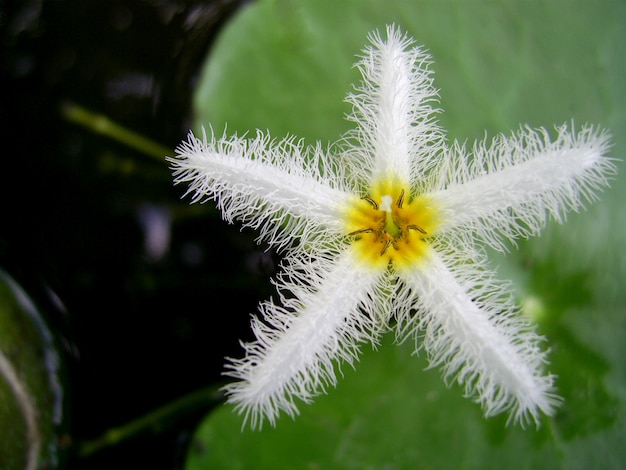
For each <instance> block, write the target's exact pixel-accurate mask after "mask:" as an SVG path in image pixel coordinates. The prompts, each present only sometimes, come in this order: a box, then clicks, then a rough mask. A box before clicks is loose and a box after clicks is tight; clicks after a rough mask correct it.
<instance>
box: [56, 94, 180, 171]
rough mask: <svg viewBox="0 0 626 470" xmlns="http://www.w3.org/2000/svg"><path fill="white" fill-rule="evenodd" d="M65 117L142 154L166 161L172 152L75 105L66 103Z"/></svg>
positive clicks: (63, 108) (104, 117)
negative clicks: (166, 157)
mask: <svg viewBox="0 0 626 470" xmlns="http://www.w3.org/2000/svg"><path fill="white" fill-rule="evenodd" d="M61 113H62V114H63V116H64V117H65V118H66V119H67V120H68V121H71V122H74V123H76V124H80V125H81V126H84V127H86V128H87V129H89V130H91V131H92V132H95V133H97V134H102V135H105V136H107V137H110V138H112V139H114V140H117V141H118V142H121V143H123V144H125V145H128V146H129V147H132V148H134V149H136V150H139V151H140V152H142V153H144V154H146V155H148V156H151V157H155V158H158V159H159V161H160V162H163V161H164V158H165V156H166V155H170V154H171V153H172V150H171V149H169V148H167V147H165V146H164V145H161V144H159V143H157V142H154V141H153V140H150V139H148V138H146V137H144V136H142V135H140V134H138V133H136V132H134V131H131V130H130V129H127V128H125V127H123V126H121V125H119V124H117V123H115V122H113V121H111V120H110V119H109V118H107V117H106V116H103V115H102V114H98V113H94V112H93V111H89V110H88V109H85V108H83V107H82V106H78V105H76V104H73V103H66V104H64V105H63V106H62V107H61Z"/></svg>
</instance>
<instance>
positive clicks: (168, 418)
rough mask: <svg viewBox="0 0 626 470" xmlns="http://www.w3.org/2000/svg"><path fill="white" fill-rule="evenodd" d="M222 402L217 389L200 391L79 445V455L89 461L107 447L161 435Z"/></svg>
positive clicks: (208, 388)
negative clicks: (179, 422)
mask: <svg viewBox="0 0 626 470" xmlns="http://www.w3.org/2000/svg"><path fill="white" fill-rule="evenodd" d="M223 401H224V397H223V395H222V393H221V392H220V391H219V387H218V386H212V387H207V388H204V389H201V390H197V391H195V392H192V393H189V394H187V395H185V396H183V397H181V398H179V399H178V400H176V401H173V402H171V403H168V404H167V405H164V406H162V407H160V408H157V409H156V410H154V411H151V412H150V413H148V414H146V415H144V416H141V417H140V418H137V419H135V420H132V421H130V422H128V423H126V424H124V425H122V426H119V427H116V428H111V429H109V430H108V431H106V432H105V433H104V434H102V435H101V436H99V437H97V438H95V439H92V440H89V441H84V442H82V443H80V444H79V446H78V455H79V456H80V457H83V458H84V457H89V456H91V455H93V454H95V453H97V452H99V451H101V450H103V449H105V448H107V447H110V446H114V445H116V444H119V443H120V442H122V441H125V440H128V439H132V438H135V437H137V436H139V435H141V434H144V433H147V432H152V433H158V432H162V431H163V430H165V429H166V428H167V427H169V426H171V425H172V424H173V423H174V422H176V421H179V420H180V419H182V418H184V417H188V416H189V415H191V414H192V413H194V412H196V411H199V410H203V412H206V411H208V410H210V409H212V408H215V407H216V406H218V405H220V404H221V403H222V402H223Z"/></svg>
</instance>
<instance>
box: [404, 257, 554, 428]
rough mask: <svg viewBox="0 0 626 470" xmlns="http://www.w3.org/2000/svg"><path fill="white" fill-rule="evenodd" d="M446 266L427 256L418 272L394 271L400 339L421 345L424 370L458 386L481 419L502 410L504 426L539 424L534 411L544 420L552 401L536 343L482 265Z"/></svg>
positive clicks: (452, 261) (457, 263)
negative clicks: (510, 423) (397, 282)
mask: <svg viewBox="0 0 626 470" xmlns="http://www.w3.org/2000/svg"><path fill="white" fill-rule="evenodd" d="M446 261H447V262H450V264H449V266H446V264H447V263H445V264H444V261H443V258H441V257H440V256H439V255H438V254H437V253H436V252H434V250H433V252H432V253H431V254H430V256H429V259H428V261H427V262H426V263H424V265H423V266H421V267H416V269H414V270H412V271H402V272H400V273H399V276H400V279H401V280H402V281H403V283H404V285H403V286H402V287H401V288H400V289H398V291H397V293H396V295H397V297H396V300H397V302H398V311H397V313H398V315H399V317H398V328H399V334H400V335H401V337H406V336H408V335H412V334H414V335H415V338H416V341H419V340H420V339H422V341H423V343H422V344H421V345H419V344H418V346H417V347H418V349H419V348H421V347H423V348H424V349H425V350H426V351H427V352H428V355H429V359H430V363H431V366H432V367H438V366H441V367H442V369H443V373H444V377H445V379H446V382H447V383H450V382H452V381H456V382H458V383H459V384H461V385H462V386H464V388H465V393H466V395H467V396H469V397H474V398H475V399H476V401H478V402H479V403H480V404H481V405H482V407H483V410H484V412H485V415H486V416H491V415H495V414H499V413H501V412H506V411H508V412H510V416H509V421H514V422H521V424H522V425H523V424H525V423H526V422H528V421H531V420H532V421H535V423H537V425H539V415H540V412H543V413H545V414H547V415H551V414H552V413H553V410H554V407H555V406H556V405H557V404H558V403H559V399H558V398H557V397H556V395H555V394H554V388H553V377H552V376H551V375H543V372H542V366H544V363H545V361H546V359H545V353H544V352H543V351H542V350H541V349H540V347H539V343H540V342H541V338H540V337H539V336H537V335H536V334H535V333H534V331H533V328H532V327H531V326H530V324H529V323H527V322H526V321H524V320H523V319H522V318H521V317H519V315H518V314H517V311H516V309H515V307H514V304H513V301H512V299H511V297H510V295H508V294H507V293H506V291H505V289H504V287H505V286H504V285H503V284H501V283H498V282H497V281H495V280H494V278H493V273H491V272H489V271H487V270H485V269H483V268H482V267H481V263H472V264H470V263H467V260H465V262H464V263H463V262H460V261H461V260H459V259H457V256H456V255H452V257H451V258H450V259H446ZM414 309H417V313H415V310H414ZM420 337H423V338H420Z"/></svg>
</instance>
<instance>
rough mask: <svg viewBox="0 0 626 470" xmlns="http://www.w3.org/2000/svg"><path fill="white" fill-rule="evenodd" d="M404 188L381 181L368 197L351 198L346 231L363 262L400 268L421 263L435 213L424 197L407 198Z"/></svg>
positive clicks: (393, 182)
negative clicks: (351, 237) (352, 238)
mask: <svg viewBox="0 0 626 470" xmlns="http://www.w3.org/2000/svg"><path fill="white" fill-rule="evenodd" d="M406 187H407V185H404V184H402V183H401V182H398V181H397V180H395V179H385V180H382V181H381V182H380V183H378V184H376V185H374V187H373V188H372V190H371V192H370V194H369V195H368V196H366V197H364V198H361V199H355V200H354V201H353V203H352V204H351V206H350V208H349V210H348V211H347V216H346V229H347V233H348V234H349V235H350V236H353V237H354V247H355V250H356V252H357V254H358V256H359V258H360V259H361V260H362V261H364V262H365V263H367V264H369V265H371V266H374V267H377V268H384V267H386V266H388V265H389V264H392V265H393V266H394V268H397V269H402V268H404V267H408V266H412V265H414V264H416V263H419V262H420V261H423V260H424V258H425V256H426V253H427V250H428V244H427V243H426V241H425V239H426V238H428V237H430V236H432V235H433V234H434V231H435V228H436V225H437V223H436V219H437V217H436V216H437V210H436V209H435V207H434V205H433V203H432V201H430V200H429V199H428V198H426V197H424V196H417V197H413V198H410V197H409V194H408V193H407V191H406V189H405V188H406Z"/></svg>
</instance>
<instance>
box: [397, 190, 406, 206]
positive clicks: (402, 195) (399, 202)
mask: <svg viewBox="0 0 626 470" xmlns="http://www.w3.org/2000/svg"><path fill="white" fill-rule="evenodd" d="M402 204H404V189H403V190H402V191H401V192H400V197H399V198H398V202H397V204H396V205H397V206H398V209H402Z"/></svg>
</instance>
